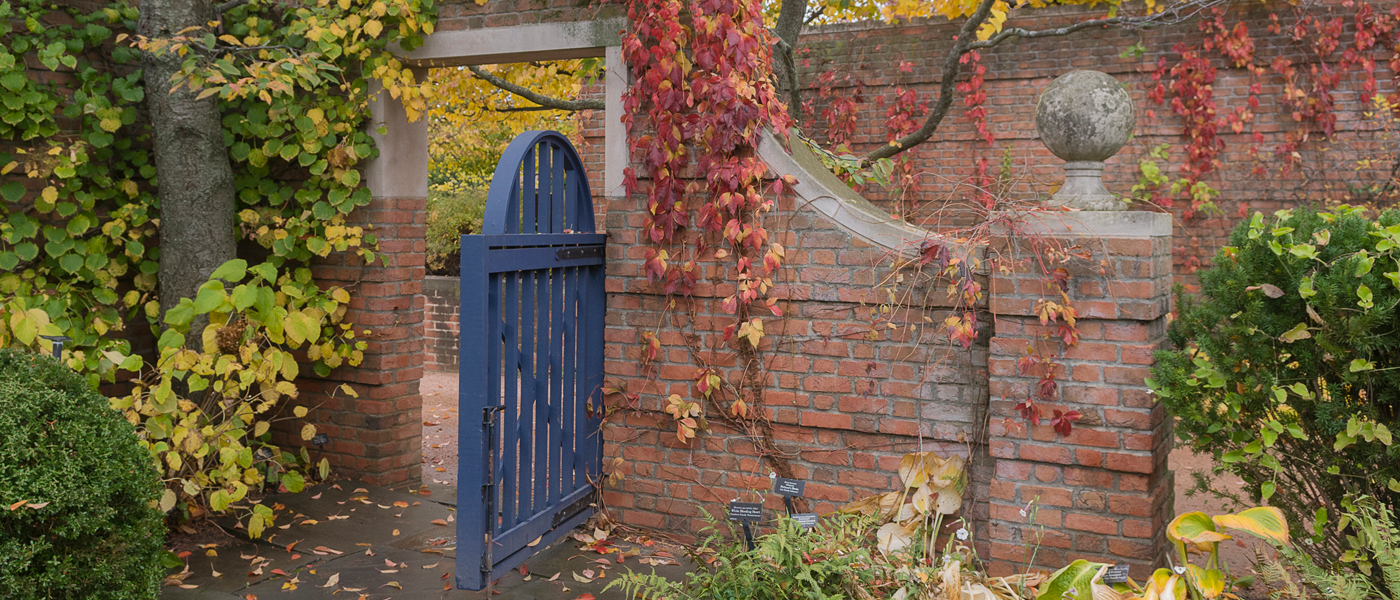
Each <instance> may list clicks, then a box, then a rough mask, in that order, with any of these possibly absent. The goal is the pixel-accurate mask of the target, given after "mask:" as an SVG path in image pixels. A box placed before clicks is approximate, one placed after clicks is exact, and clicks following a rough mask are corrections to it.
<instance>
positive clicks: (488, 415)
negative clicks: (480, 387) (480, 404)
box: [481, 406, 506, 427]
mask: <svg viewBox="0 0 1400 600" xmlns="http://www.w3.org/2000/svg"><path fill="white" fill-rule="evenodd" d="M505 409H506V407H505V406H487V407H485V408H483V409H481V424H482V425H484V426H487V427H490V426H491V424H492V423H493V422H495V420H496V413H498V412H501V411H503V410H505Z"/></svg>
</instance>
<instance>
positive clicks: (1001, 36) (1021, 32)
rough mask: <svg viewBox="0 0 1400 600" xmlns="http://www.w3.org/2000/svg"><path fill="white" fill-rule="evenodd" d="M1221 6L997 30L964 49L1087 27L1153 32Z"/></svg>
mask: <svg viewBox="0 0 1400 600" xmlns="http://www.w3.org/2000/svg"><path fill="white" fill-rule="evenodd" d="M1225 4H1228V0H1191V1H1190V2H1185V3H1182V4H1177V5H1173V6H1171V7H1169V8H1167V9H1165V10H1163V11H1162V12H1159V13H1155V14H1151V15H1141V16H1135V17H1110V18H1107V19H1093V20H1089V21H1080V22H1078V23H1075V24H1073V25H1066V26H1064V27H1057V28H1055V29H1041V30H1036V31H1028V30H1026V29H1022V28H1020V27H1012V28H1010V29H1003V30H1001V33H998V34H996V35H995V36H992V37H991V38H990V39H987V40H984V41H980V42H974V43H972V44H970V45H968V47H967V49H968V50H981V49H984V48H992V47H995V46H996V45H998V44H1000V43H1002V42H1004V41H1006V40H1009V39H1011V38H1032V39H1033V38H1043V37H1056V36H1061V35H1069V34H1071V33H1074V32H1076V31H1079V30H1081V29H1088V28H1090V27H1110V26H1112V27H1121V28H1124V29H1135V30H1145V29H1154V28H1157V27H1162V26H1166V25H1175V24H1177V23H1181V22H1184V21H1187V20H1189V19H1191V18H1193V17H1195V16H1196V15H1197V14H1200V12H1201V11H1204V10H1206V9H1209V8H1214V7H1216V6H1223V5H1225Z"/></svg>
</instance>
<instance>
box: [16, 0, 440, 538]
mask: <svg viewBox="0 0 1400 600" xmlns="http://www.w3.org/2000/svg"><path fill="white" fill-rule="evenodd" d="M138 17H139V13H138V11H137V9H136V8H134V7H132V6H129V5H127V4H126V3H124V2H117V3H113V4H111V5H109V6H106V7H104V8H101V9H100V10H96V11H84V10H78V9H73V8H58V7H55V6H53V5H49V4H45V3H42V2H37V1H31V0H22V1H8V0H7V1H0V37H2V38H3V39H4V42H5V43H4V49H0V123H2V124H0V197H3V200H4V201H5V203H6V205H7V211H6V212H7V218H6V220H5V221H4V222H2V223H0V269H3V271H4V274H3V275H0V309H2V310H0V345H6V346H8V345H19V346H25V347H29V348H32V349H35V350H45V351H47V350H48V349H49V346H48V343H47V342H46V341H45V340H43V339H42V338H41V337H40V336H42V335H60V334H61V335H67V336H69V337H70V338H72V342H70V344H69V345H68V346H67V347H66V348H65V349H64V352H63V359H64V361H65V363H66V364H67V365H68V366H70V367H72V368H74V369H75V370H77V371H79V372H80V373H83V374H85V375H86V376H87V377H88V378H89V379H90V381H92V382H93V384H94V385H95V384H97V383H98V381H99V380H101V379H104V378H105V379H107V380H109V381H110V380H113V379H115V378H117V377H118V376H120V377H122V378H123V379H126V380H128V382H127V384H126V386H125V389H124V391H122V392H121V395H119V396H117V397H115V398H114V399H113V406H114V408H117V409H119V410H122V411H123V412H124V413H125V414H126V416H127V418H128V419H129V420H131V421H132V422H133V423H135V424H137V425H138V431H139V432H140V435H141V436H142V440H143V443H145V444H146V445H147V447H148V448H149V449H150V450H151V453H152V456H153V458H154V459H155V460H156V461H157V462H158V466H159V468H160V470H161V471H162V473H163V475H164V480H165V483H166V487H167V491H166V493H165V496H164V497H163V499H162V501H161V508H162V509H164V510H166V511H173V510H177V509H178V511H177V512H179V513H181V514H184V515H197V514H200V513H202V512H203V511H205V510H209V509H212V510H215V511H225V510H238V511H240V512H241V513H242V514H244V515H245V516H247V517H248V520H247V527H248V528H249V530H250V532H254V533H255V534H256V532H257V531H260V530H261V529H262V528H263V527H264V526H266V525H267V524H270V523H271V519H272V515H271V512H270V511H268V510H267V509H266V508H265V507H263V508H261V509H260V508H259V507H258V506H256V505H246V504H245V505H239V504H238V503H239V502H240V501H242V500H244V498H245V495H246V494H247V493H248V492H249V490H250V489H253V488H256V487H259V486H263V485H266V484H268V483H271V484H274V485H281V486H283V487H286V488H288V489H291V490H293V491H295V490H298V489H300V487H301V486H302V485H303V484H304V482H305V480H306V478H307V475H305V473H306V466H307V465H308V463H309V462H310V461H309V457H307V456H306V453H305V451H304V450H303V451H302V452H301V453H300V455H298V454H297V453H296V452H295V451H293V450H291V449H283V448H278V447H277V446H275V445H273V444H272V443H271V438H270V435H271V434H270V431H269V430H270V424H271V422H272V421H274V420H278V419H303V418H304V417H305V416H306V414H307V407H306V406H296V407H294V408H293V409H292V410H289V411H287V412H288V413H290V414H288V415H285V416H282V415H281V413H280V412H279V411H277V410H274V407H276V406H278V405H279V403H280V402H285V401H290V400H294V399H296V398H297V397H298V395H299V389H298V385H297V383H296V378H297V375H298V373H299V370H300V369H299V366H298V362H297V359H295V358H293V352H305V353H306V359H307V360H308V362H309V364H310V367H311V369H312V370H314V371H315V372H316V373H317V374H319V375H322V376H325V375H327V374H329V373H330V371H331V370H332V369H334V368H336V367H339V366H341V365H346V364H348V365H356V364H359V362H360V361H361V360H362V358H363V350H364V349H365V347H366V346H365V342H364V341H363V336H364V335H365V334H366V333H368V332H367V331H363V330H359V329H357V328H356V327H355V326H354V325H353V324H352V323H350V322H348V321H346V320H345V316H346V313H347V309H348V304H349V302H350V298H351V296H350V293H351V290H349V289H346V288H344V287H340V286H329V285H318V282H317V281H316V280H315V279H314V278H313V276H312V270H311V269H310V268H309V267H310V263H311V261H312V260H314V259H316V258H321V257H328V256H330V255H331V254H334V253H348V254H354V255H357V256H358V257H359V259H360V260H363V261H366V262H369V261H373V260H375V258H376V253H375V246H376V243H377V241H376V240H375V238H374V235H373V233H372V232H371V231H369V230H367V229H366V228H365V227H362V226H357V225H354V224H352V221H351V220H350V215H351V214H352V213H353V212H354V210H355V209H357V208H359V207H362V206H364V205H366V204H368V202H369V199H370V194H369V191H368V190H367V189H366V188H364V187H363V186H362V183H361V176H360V171H359V167H360V165H361V163H362V162H363V161H364V160H366V159H369V158H372V157H373V156H375V154H376V153H377V150H375V148H374V147H373V143H372V141H371V139H370V137H369V135H368V134H367V132H366V130H365V129H366V128H365V126H366V119H367V116H368V110H367V106H368V102H369V101H370V94H371V92H372V89H373V88H372V85H371V82H372V81H375V82H378V87H379V88H382V90H383V91H382V93H384V94H388V95H390V96H393V97H395V98H398V99H400V100H402V101H403V104H404V106H405V108H406V109H407V111H408V112H409V115H410V117H413V118H416V117H417V116H419V115H420V114H421V113H422V111H423V110H424V109H425V108H426V102H425V94H426V93H427V88H426V86H425V85H424V84H423V83H422V82H419V81H417V80H416V79H415V77H414V75H413V72H412V71H411V70H409V69H407V68H405V67H404V65H403V64H402V63H401V62H400V61H399V60H398V59H397V58H395V56H394V54H393V53H392V52H391V51H390V49H391V48H392V47H394V46H399V47H402V48H405V49H412V48H413V47H416V46H417V45H418V44H421V43H422V38H423V36H424V35H427V34H428V33H431V31H432V26H433V21H434V18H435V9H434V5H433V2H432V0H319V1H317V2H310V3H299V4H297V5H294V6H293V5H286V4H284V3H280V2H271V1H265V0H252V1H251V2H247V3H242V4H237V5H230V6H229V8H228V9H227V11H226V12H225V13H223V14H222V15H221V19H220V20H219V21H217V22H214V23H212V24H210V26H209V27H207V28H191V29H187V30H184V31H181V32H179V33H178V34H177V35H175V36H173V37H171V38H160V39H142V38H131V37H130V36H129V34H128V33H126V32H130V31H132V30H134V28H135V22H136V20H137V18H138ZM14 23H22V24H23V28H22V29H16V28H13V26H12V24H14ZM141 52H151V53H171V52H173V53H178V55H180V56H182V57H184V58H185V61H184V68H183V71H182V73H181V74H180V76H178V77H177V78H176V80H174V81H171V82H170V84H171V86H172V87H176V86H188V87H189V88H190V89H191V90H195V91H196V92H198V94H199V96H200V97H201V98H208V97H211V96H212V97H216V98H217V101H218V103H219V109H220V112H221V113H222V114H223V115H224V119H223V122H222V131H221V132H217V133H216V135H217V134H218V133H221V134H222V136H223V139H224V141H225V144H226V146H227V147H228V150H229V160H230V161H231V162H232V164H233V166H234V171H235V174H236V182H235V187H236V190H235V191H236V198H237V200H236V201H237V203H238V205H237V207H236V208H237V211H238V217H239V221H240V232H239V236H240V238H241V239H243V240H246V241H248V242H251V243H252V244H254V245H256V246H257V247H259V248H260V250H256V251H251V252H249V253H248V254H249V257H248V258H249V260H244V259H238V260H235V261H230V262H229V263H227V264H225V265H224V266H223V267H221V268H220V269H218V270H217V271H216V272H215V273H214V274H213V276H212V277H211V280H210V281H209V282H207V283H205V284H204V285H203V286H201V287H200V289H199V291H198V294H197V296H196V297H193V298H185V299H182V300H180V301H179V302H178V303H176V302H173V301H172V302H170V303H169V304H170V305H171V306H172V308H170V309H169V310H167V311H166V312H165V314H161V311H160V306H161V302H160V298H158V297H156V293H157V290H158V286H157V281H156V275H157V273H158V272H159V261H160V260H162V256H161V253H160V249H159V248H158V247H157V244H156V243H155V242H154V240H153V237H154V236H155V234H156V228H155V225H154V223H155V220H156V219H158V218H159V188H158V182H157V181H155V169H154V167H153V166H152V165H151V164H150V163H151V150H150V144H151V143H152V142H151V135H150V126H149V124H148V123H147V122H146V121H145V120H144V114H143V112H142V110H141V109H142V108H143V106H142V102H143V100H145V93H144V91H143V87H142V79H141V72H140V71H139V70H138V67H139V62H138V60H137V59H138V58H139V56H140V53H141ZM30 60H32V61H35V62H37V64H38V65H42V67H43V68H42V69H40V68H38V67H37V66H34V65H32V64H29V63H28V62H27V61H30ZM202 320H203V321H207V323H208V324H207V325H206V326H204V329H203V330H196V331H191V325H192V324H193V323H195V322H200V321H202ZM146 327H149V328H150V329H151V330H152V331H154V332H155V333H156V335H155V336H154V338H155V339H154V340H153V341H154V346H155V347H154V349H149V348H139V347H134V346H133V343H132V340H133V339H135V340H140V339H141V332H142V331H143V330H144V329H145V328H146ZM338 393H343V394H347V395H354V394H355V392H354V390H353V389H351V388H350V387H348V386H342V388H341V389H340V390H339V392H338ZM299 429H300V432H301V437H302V438H303V439H310V438H311V437H312V436H313V435H314V434H315V432H316V429H315V426H314V425H313V424H311V423H308V422H304V421H303V422H302V423H300V424H299ZM319 467H320V474H321V476H322V477H324V476H325V474H326V469H327V465H326V464H325V462H324V461H322V463H321V465H319Z"/></svg>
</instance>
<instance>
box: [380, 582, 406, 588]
mask: <svg viewBox="0 0 1400 600" xmlns="http://www.w3.org/2000/svg"><path fill="white" fill-rule="evenodd" d="M379 587H392V588H397V589H403V586H401V585H399V582H397V581H390V582H389V583H386V584H384V585H381V586H379Z"/></svg>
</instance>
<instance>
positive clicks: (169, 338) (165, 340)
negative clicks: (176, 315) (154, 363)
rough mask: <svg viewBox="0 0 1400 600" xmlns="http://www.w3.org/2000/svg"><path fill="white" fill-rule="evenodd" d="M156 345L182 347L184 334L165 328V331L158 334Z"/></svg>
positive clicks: (183, 345)
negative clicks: (158, 338)
mask: <svg viewBox="0 0 1400 600" xmlns="http://www.w3.org/2000/svg"><path fill="white" fill-rule="evenodd" d="M171 310H174V309H171ZM156 346H159V347H160V348H162V349H164V348H184V347H185V335H184V334H182V333H180V332H178V331H175V330H174V329H167V330H165V333H162V334H160V340H159V341H157V342H156Z"/></svg>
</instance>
